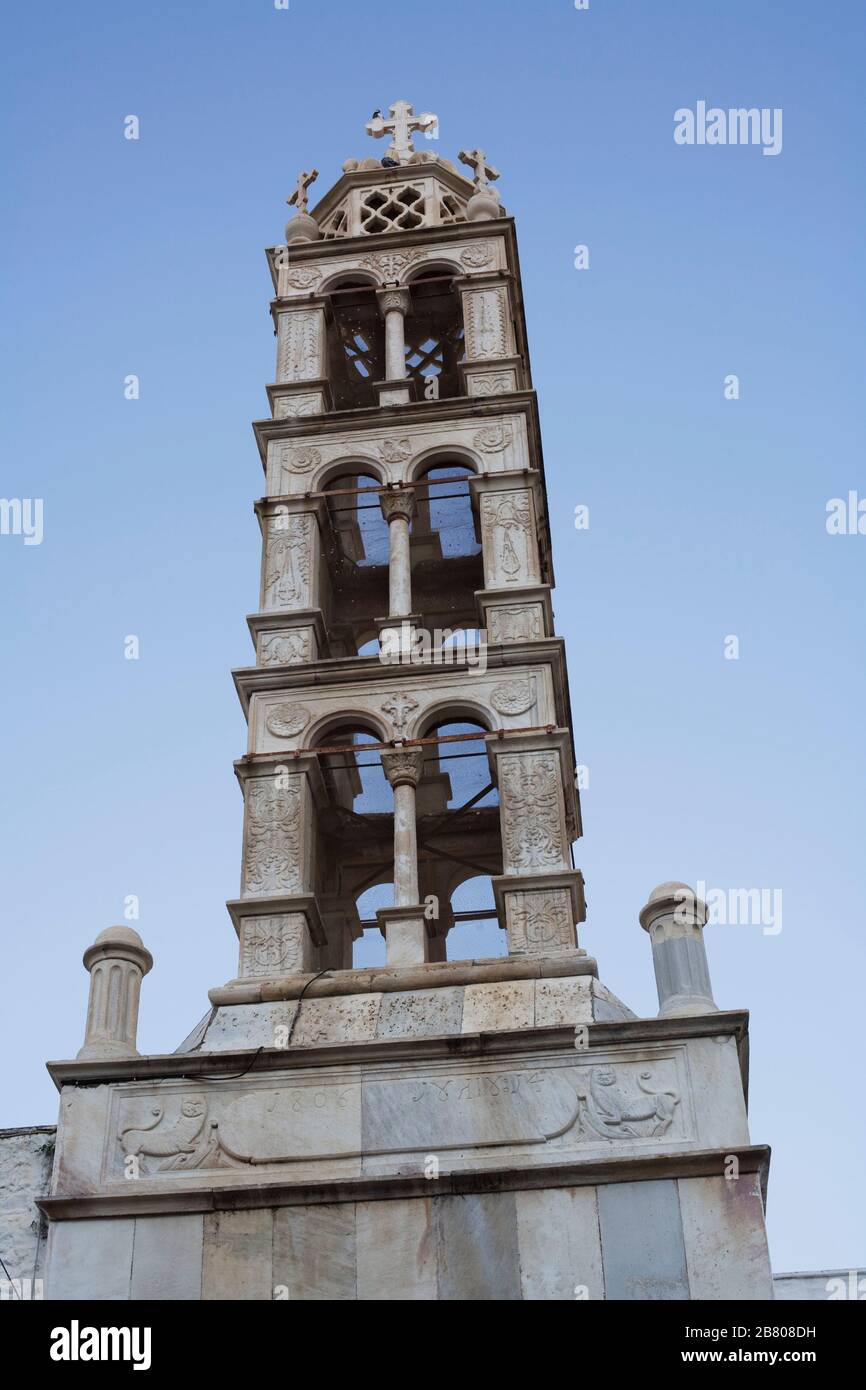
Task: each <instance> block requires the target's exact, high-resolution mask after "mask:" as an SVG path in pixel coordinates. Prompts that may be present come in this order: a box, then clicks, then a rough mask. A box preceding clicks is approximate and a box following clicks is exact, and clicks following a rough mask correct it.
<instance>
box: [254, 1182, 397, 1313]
mask: <svg viewBox="0 0 866 1390" xmlns="http://www.w3.org/2000/svg"><path fill="white" fill-rule="evenodd" d="M383 1205H388V1203H384V1204H383ZM355 1267H356V1265H355V1203H354V1202H344V1203H341V1204H340V1203H337V1204H335V1205H333V1206H328V1205H322V1206H311V1207H284V1208H282V1209H281V1210H278V1211H276V1212H275V1213H274V1263H273V1272H274V1290H275V1293H274V1296H275V1297H276V1298H277V1299H286V1298H288V1299H305V1300H310V1301H334V1300H343V1299H354V1298H355V1297H356V1290H357V1277H356V1272H355Z"/></svg>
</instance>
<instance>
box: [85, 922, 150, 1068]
mask: <svg viewBox="0 0 866 1390" xmlns="http://www.w3.org/2000/svg"><path fill="white" fill-rule="evenodd" d="M84 965H85V968H86V969H87V970H89V971H90V997H89V999H88V1002H87V1027H86V1031H85V1035H84V1046H83V1047H82V1048H81V1050H80V1051H79V1053H78V1056H79V1057H84V1058H88V1057H137V1056H138V1051H137V1049H136V1046H135V1037H136V1032H137V1030H138V1001H139V996H140V994H141V982H142V980H143V978H144V976H145V975H146V974H147V972H148V971H149V970H150V969H151V967H152V965H153V956H152V955H151V954H150V951H148V949H147V947H146V946H145V944H144V942H143V941H142V939H141V937H140V936H139V934H138V932H137V931H133V930H132V928H131V927H108V928H107V930H106V931H103V932H100V933H99V936H98V937H97V938H96V940H95V941H94V943H93V945H92V946H88V948H87V950H86V951H85V952H84Z"/></svg>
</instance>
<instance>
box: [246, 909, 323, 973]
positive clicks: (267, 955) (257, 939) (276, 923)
mask: <svg viewBox="0 0 866 1390" xmlns="http://www.w3.org/2000/svg"><path fill="white" fill-rule="evenodd" d="M313 959H314V947H313V943H312V940H311V938H310V932H309V928H308V927H307V921H306V918H305V917H304V914H303V913H302V912H286V913H282V914H280V915H279V916H274V917H246V918H245V919H244V921H243V922H242V924H241V946H240V967H239V971H238V974H239V975H240V976H241V977H242V978H244V979H248V978H266V977H267V978H271V977H273V976H275V975H294V974H303V973H305V972H307V971H309V970H311V969H312V968H313Z"/></svg>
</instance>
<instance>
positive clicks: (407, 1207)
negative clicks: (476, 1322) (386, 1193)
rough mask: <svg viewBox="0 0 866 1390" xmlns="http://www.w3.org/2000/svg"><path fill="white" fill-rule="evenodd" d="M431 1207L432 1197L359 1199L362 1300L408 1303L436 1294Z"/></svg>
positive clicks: (359, 1257) (433, 1229)
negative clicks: (371, 1200)
mask: <svg viewBox="0 0 866 1390" xmlns="http://www.w3.org/2000/svg"><path fill="white" fill-rule="evenodd" d="M434 1186H435V1183H431V1187H434ZM433 1210H434V1208H433V1201H432V1199H428V1200H426V1201H425V1200H423V1199H415V1200H413V1201H406V1202H400V1201H395V1202H358V1203H357V1206H356V1208H355V1212H356V1217H355V1220H356V1231H357V1249H358V1298H359V1299H364V1300H367V1299H369V1300H376V1301H379V1302H392V1301H394V1302H399V1301H404V1302H405V1301H409V1300H414V1301H419V1300H426V1299H435V1298H436V1296H437V1268H436V1228H435V1223H434V1216H433Z"/></svg>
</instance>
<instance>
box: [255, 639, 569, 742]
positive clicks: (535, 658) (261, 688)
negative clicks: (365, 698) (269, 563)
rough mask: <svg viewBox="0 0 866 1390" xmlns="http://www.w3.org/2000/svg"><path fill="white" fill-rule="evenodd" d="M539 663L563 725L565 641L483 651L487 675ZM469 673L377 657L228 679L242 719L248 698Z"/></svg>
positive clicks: (463, 666) (457, 666)
mask: <svg viewBox="0 0 866 1390" xmlns="http://www.w3.org/2000/svg"><path fill="white" fill-rule="evenodd" d="M286 616H290V615H288V614H287V615H286ZM539 663H541V664H542V665H547V666H550V668H551V671H552V674H553V685H554V691H555V694H556V702H557V710H558V711H559V712H560V721H559V722H560V724H561V725H565V724H566V720H565V718H564V716H565V715H566V714H567V712H568V691H567V684H566V682H567V676H566V669H565V642H564V639H563V638H562V637H542V638H540V639H539V640H538V641H536V642H511V643H508V644H507V645H505V644H499V645H496V646H494V645H491V646H488V648H487V669H488V671H500V670H501V671H515V672H519V671H521V670H525V669H526V667H528V666H533V665H538V664H539ZM475 669H476V668H475V667H473V666H470V665H469V664H468V663H467V662H466V661H465V660H464V661H449V662H448V663H447V664H446V663H441V664H440V663H434V662H427V663H424V664H419V665H414V664H412V665H407V666H403V665H400V664H399V663H396V662H395V663H393V664H391V663H386V662H382V661H380V660H379V658H378V656H377V655H373V656H343V657H329V658H327V659H325V660H322V661H309V662H305V663H304V665H298V666H240V667H236V668H235V669H234V670H233V671H232V678H233V680H234V683H235V689H236V690H237V692H238V699H239V700H240V702H241V707H242V709H243V711H244V714H246V715H248V714H249V709H250V699H251V697H252V696H253V695H263V694H268V693H272V694H284V693H285V694H289V693H290V692H294V691H297V692H301V691H303V690H306V689H309V688H310V687H317V686H318V687H322V688H324V689H328V690H333V689H336V688H338V687H339V686H341V685H355V684H359V683H361V682H364V683H369V682H374V683H375V682H378V681H381V682H383V683H384V684H386V685H393V684H394V682H395V681H396V680H400V681H401V682H406V681H408V682H409V683H410V684H411V682H412V681H413V680H414V678H415V677H418V678H423V679H424V680H425V681H427V682H429V678H430V676H431V675H435V674H437V673H442V674H443V675H456V674H460V673H461V672H467V673H468V672H471V671H474V670H475ZM568 727H570V724H568ZM514 732H519V730H515V731H514Z"/></svg>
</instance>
